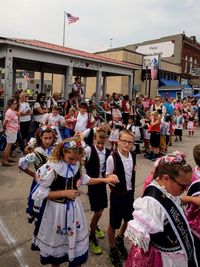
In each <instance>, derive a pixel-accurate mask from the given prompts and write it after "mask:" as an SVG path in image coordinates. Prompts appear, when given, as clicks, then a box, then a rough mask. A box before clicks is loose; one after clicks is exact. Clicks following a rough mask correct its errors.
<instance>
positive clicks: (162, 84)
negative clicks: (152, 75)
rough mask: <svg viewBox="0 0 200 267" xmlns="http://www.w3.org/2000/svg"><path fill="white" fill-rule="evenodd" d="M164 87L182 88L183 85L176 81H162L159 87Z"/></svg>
mask: <svg viewBox="0 0 200 267" xmlns="http://www.w3.org/2000/svg"><path fill="white" fill-rule="evenodd" d="M162 86H169V87H172V86H173V87H176V86H182V84H181V83H179V82H177V81H175V80H167V79H160V80H159V87H162Z"/></svg>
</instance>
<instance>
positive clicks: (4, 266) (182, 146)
mask: <svg viewBox="0 0 200 267" xmlns="http://www.w3.org/2000/svg"><path fill="white" fill-rule="evenodd" d="M186 134H187V133H186V132H185V133H184V137H183V141H182V142H177V143H174V144H173V146H171V147H169V151H175V150H179V151H183V152H184V153H185V154H186V156H187V161H188V162H189V163H190V164H191V165H192V166H194V161H193V157H192V148H193V147H194V146H195V145H196V144H198V143H199V142H200V138H199V136H200V130H199V129H198V130H197V131H196V133H195V136H194V137H188V136H186ZM16 155H18V157H19V154H17V153H16ZM152 168H153V163H152V162H151V161H150V160H147V159H144V157H143V154H140V155H138V156H137V168H136V194H135V195H136V197H139V196H140V195H141V193H142V188H143V184H144V180H145V179H146V177H147V176H148V175H149V173H150V171H151V170H152ZM31 182H32V178H31V177H29V176H28V175H26V174H24V173H22V172H20V171H19V170H18V168H17V164H15V166H13V167H2V166H0V267H38V266H41V265H40V263H39V253H38V252H32V251H31V250H30V245H31V239H32V232H33V225H30V224H28V223H27V216H26V213H25V209H26V199H27V194H28V191H29V188H30V185H31ZM86 193H87V187H86V186H82V187H81V196H80V197H81V199H82V202H83V206H84V210H85V214H86V218H87V221H88V224H89V222H90V219H91V216H92V213H91V212H90V207H89V202H88V197H87V194H86ZM99 225H100V227H101V228H102V229H103V230H104V231H105V232H106V230H107V226H108V209H106V210H105V211H104V214H103V217H102V219H101V221H100V224H99ZM100 245H101V246H102V248H103V253H102V255H100V256H96V255H93V254H91V253H90V255H89V259H88V261H87V263H86V264H85V265H84V266H87V267H89V266H90V267H93V266H95V267H98V266H99V267H100V266H102V267H103V266H104V267H105V266H111V264H110V262H109V259H108V242H107V237H105V238H104V239H102V240H100ZM126 245H127V247H130V244H129V242H128V241H127V240H126ZM62 266H68V264H63V265H62ZM48 267H49V266H48Z"/></svg>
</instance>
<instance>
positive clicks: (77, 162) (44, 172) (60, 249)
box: [32, 136, 118, 267]
mask: <svg viewBox="0 0 200 267" xmlns="http://www.w3.org/2000/svg"><path fill="white" fill-rule="evenodd" d="M83 155H84V147H83V143H82V141H81V139H80V138H79V137H77V136H74V137H71V138H68V139H65V140H64V141H62V142H60V143H59V144H58V145H57V147H56V148H55V149H54V151H53V153H52V155H51V157H50V158H49V160H48V162H47V163H46V164H45V165H43V166H42V167H41V168H40V169H39V170H38V171H37V179H38V186H37V188H36V189H35V191H34V193H33V195H32V198H33V199H34V201H36V200H44V201H43V206H42V209H41V210H40V211H41V212H40V217H39V220H38V221H37V224H36V228H35V231H34V240H33V244H34V246H36V247H37V248H39V250H40V256H41V263H42V264H51V265H52V267H58V266H60V264H62V263H64V262H67V261H69V266H70V267H72V266H73V267H75V266H76V267H77V266H80V265H81V264H83V263H84V262H86V260H87V256H88V230H87V222H86V219H85V214H84V210H83V207H82V203H81V200H80V198H79V197H78V196H79V191H78V189H79V186H80V185H81V184H88V185H93V184H99V183H117V182H118V179H117V176H115V175H110V177H107V178H98V179H96V178H95V179H94V178H91V177H89V176H88V175H87V174H86V173H85V170H84V168H83V167H82V165H81V158H82V156H83Z"/></svg>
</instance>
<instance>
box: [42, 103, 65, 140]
mask: <svg viewBox="0 0 200 267" xmlns="http://www.w3.org/2000/svg"><path fill="white" fill-rule="evenodd" d="M51 110H52V112H51V113H47V114H45V115H44V117H43V118H42V120H41V123H42V124H47V125H51V126H53V127H55V129H56V131H57V139H58V141H61V140H62V138H61V134H60V131H59V127H60V126H65V119H64V117H63V116H61V115H60V114H59V111H60V107H59V106H51Z"/></svg>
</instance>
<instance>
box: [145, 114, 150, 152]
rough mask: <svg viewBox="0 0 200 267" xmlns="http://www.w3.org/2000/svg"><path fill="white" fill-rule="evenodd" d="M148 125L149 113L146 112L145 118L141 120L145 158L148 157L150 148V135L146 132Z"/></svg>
mask: <svg viewBox="0 0 200 267" xmlns="http://www.w3.org/2000/svg"><path fill="white" fill-rule="evenodd" d="M150 123H151V116H150V111H146V113H145V118H144V120H143V132H144V147H145V156H147V155H148V153H149V148H150V133H149V131H148V128H149V125H150Z"/></svg>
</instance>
